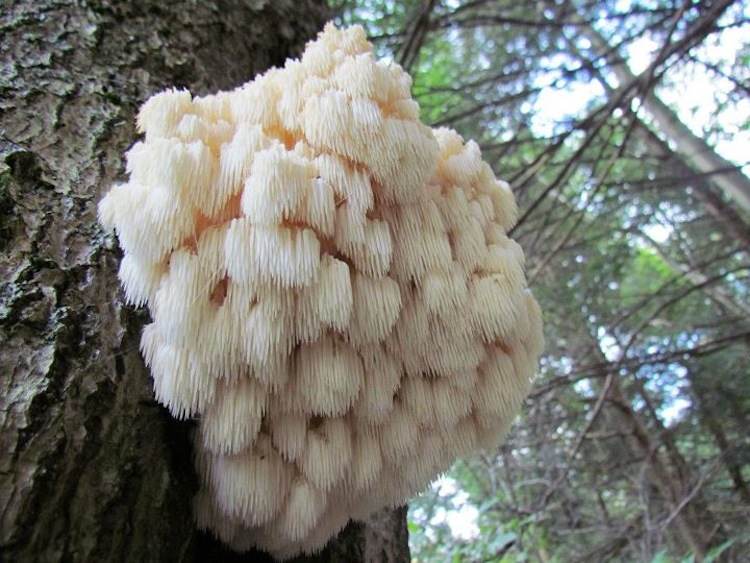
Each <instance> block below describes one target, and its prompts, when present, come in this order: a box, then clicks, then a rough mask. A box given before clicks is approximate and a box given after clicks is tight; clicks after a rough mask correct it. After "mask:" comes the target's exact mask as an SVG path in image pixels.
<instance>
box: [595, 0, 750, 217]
mask: <svg viewBox="0 0 750 563" xmlns="http://www.w3.org/2000/svg"><path fill="white" fill-rule="evenodd" d="M730 4H731V1H729V0H723V1H722V2H719V3H717V6H716V8H715V9H714V12H715V15H714V18H715V19H718V17H719V15H721V13H722V12H723V11H724V10H725V9H726V8H728V7H729V5H730ZM580 33H581V34H582V35H583V36H584V37H586V39H588V40H589V41H591V44H592V45H593V47H594V49H595V50H596V51H597V52H598V53H599V55H601V56H606V54H607V53H610V52H611V50H612V49H611V47H610V45H609V43H608V42H607V40H606V39H605V38H604V37H603V36H602V35H601V34H600V33H599V32H598V31H596V30H595V29H594V28H593V27H591V26H589V25H582V26H580ZM610 68H611V69H612V71H613V72H614V74H615V76H616V77H617V80H618V81H619V82H620V85H621V86H622V85H625V84H632V83H634V82H635V81H636V80H638V77H636V76H635V75H634V74H633V73H632V71H631V70H630V68H628V65H627V63H626V62H625V60H624V59H622V58H620V57H617V58H616V60H614V61H612V65H611V67H610ZM642 103H643V107H644V109H645V110H646V111H647V112H648V114H649V115H650V116H651V117H652V118H653V120H654V123H655V124H656V126H657V127H658V129H659V131H661V133H663V134H664V136H665V137H667V138H668V139H669V140H670V141H672V142H673V143H674V145H675V147H676V148H677V151H678V152H679V153H680V154H681V155H683V156H684V157H685V158H686V159H687V160H688V161H689V162H690V163H691V164H692V166H693V167H694V168H695V169H696V170H697V171H698V172H700V173H701V174H705V175H707V176H710V179H711V181H712V183H714V184H715V185H716V186H718V187H719V188H720V189H721V190H722V191H723V192H724V194H725V195H726V196H727V197H728V198H730V199H732V200H733V201H734V202H735V203H736V204H737V205H738V206H739V207H741V208H742V209H744V210H745V211H750V179H749V178H748V177H747V176H745V175H744V174H743V173H742V170H741V169H740V168H739V167H737V166H736V165H734V164H732V163H731V162H729V161H728V160H726V159H725V158H723V157H721V156H720V155H719V154H718V153H716V151H714V150H713V148H712V147H711V146H709V145H708V143H706V141H705V140H704V139H702V138H701V137H698V136H697V135H695V134H694V133H693V132H692V131H691V130H690V129H689V128H688V127H687V126H686V125H685V124H684V123H682V121H681V120H680V118H679V117H678V116H677V114H676V113H675V112H674V111H672V109H671V108H670V107H669V106H667V105H666V104H665V103H664V102H662V101H661V100H660V99H659V98H658V96H656V94H654V92H653V91H649V92H647V93H646V94H645V95H644V96H643V98H642Z"/></svg>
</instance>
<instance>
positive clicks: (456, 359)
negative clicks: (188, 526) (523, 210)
mask: <svg viewBox="0 0 750 563" xmlns="http://www.w3.org/2000/svg"><path fill="white" fill-rule="evenodd" d="M410 87H411V79H410V78H409V76H408V75H407V74H406V73H405V72H404V71H403V70H402V69H401V68H400V67H399V66H398V65H395V64H387V63H383V62H378V61H376V60H375V58H374V57H373V53H372V47H371V45H370V44H368V42H367V40H366V38H365V33H364V31H363V30H362V28H361V27H352V28H349V29H345V30H339V29H336V28H335V27H333V26H332V25H328V26H327V27H326V28H325V30H324V31H323V32H322V33H321V34H320V35H319V37H318V39H317V40H316V41H314V42H311V43H310V44H309V45H308V46H307V50H306V51H305V53H304V55H303V56H302V58H301V60H293V61H287V63H286V65H285V66H284V68H282V69H272V70H270V71H268V72H267V73H266V74H264V75H262V76H259V77H258V78H256V79H255V80H253V81H252V82H250V83H248V84H245V85H244V86H242V87H240V88H237V89H236V90H233V91H231V92H219V93H218V94H215V95H211V96H206V97H203V98H193V97H192V96H191V95H190V94H189V93H188V92H185V91H179V90H169V91H166V92H162V93H160V94H157V95H155V96H153V97H152V98H151V99H149V100H148V101H147V102H146V103H145V104H144V105H143V107H142V108H141V111H140V113H139V115H138V128H139V131H141V132H142V133H144V134H145V139H144V140H143V141H142V142H138V143H136V144H135V145H134V146H133V148H132V149H131V150H130V151H129V152H128V154H127V171H128V172H129V174H130V179H129V182H128V183H126V184H123V185H118V186H115V187H114V188H112V190H111V191H110V192H109V194H107V196H106V197H105V198H104V199H103V200H102V201H101V203H100V205H99V217H100V221H101V223H102V224H103V225H104V226H106V227H107V228H111V229H114V230H115V231H116V232H117V235H118V236H119V240H120V244H121V246H122V248H123V250H124V258H123V260H122V263H121V266H120V272H119V276H120V279H121V282H122V285H123V287H124V290H125V296H126V298H127V299H128V301H130V302H132V303H133V304H135V305H141V304H146V305H148V307H149V309H150V311H151V314H152V317H153V323H152V324H150V325H148V326H147V327H146V328H145V329H144V331H143V336H142V351H143V355H144V358H145V360H146V362H147V364H148V365H149V366H150V369H151V373H152V375H153V378H154V390H155V394H156V397H157V399H158V400H159V401H160V402H161V403H163V404H164V405H166V406H167V407H168V408H169V410H170V411H171V412H172V414H173V415H174V416H175V417H178V418H182V417H195V418H197V419H199V421H200V424H199V431H198V432H197V433H196V448H197V450H198V455H197V460H198V461H197V465H198V469H199V471H200V473H201V475H202V482H203V489H202V490H201V492H200V494H199V495H198V497H197V498H196V501H195V511H196V519H197V521H198V524H199V525H200V526H201V527H204V528H207V529H209V530H211V531H212V532H213V533H214V534H215V535H216V536H217V537H219V538H220V539H221V540H222V541H224V542H226V543H227V544H229V545H230V546H232V547H234V548H235V549H238V550H243V549H249V548H251V547H258V548H260V549H265V550H267V551H269V552H271V553H272V554H274V555H276V556H277V557H282V558H284V557H291V556H293V555H295V554H298V553H301V552H313V551H316V550H318V549H320V548H321V547H322V546H323V545H325V543H326V542H327V541H328V540H329V539H330V538H331V537H333V536H334V535H335V534H336V533H337V532H338V531H339V530H340V529H341V528H342V527H343V526H344V525H345V524H346V522H347V521H348V520H349V519H350V518H352V517H356V518H362V517H366V516H367V514H368V513H370V512H371V511H373V510H376V509H379V508H383V507H386V506H394V505H398V504H400V503H403V502H404V501H405V500H406V499H408V497H409V496H411V495H414V494H416V493H418V492H419V491H420V490H422V489H423V488H424V487H425V486H426V485H427V484H428V483H429V482H430V481H431V480H432V479H434V478H435V477H436V476H437V475H438V474H439V473H440V472H442V471H445V470H446V469H447V468H448V467H449V466H450V465H451V463H452V462H453V461H454V460H455V459H456V457H457V456H462V455H469V454H471V453H472V452H473V451H476V450H477V449H478V448H491V447H496V446H497V444H498V443H499V442H500V441H501V440H502V438H503V436H504V434H505V432H506V430H507V428H508V426H509V425H510V423H511V421H512V419H513V417H514V416H515V414H516V413H517V411H518V409H519V408H520V404H521V401H522V400H523V398H524V397H525V396H526V394H527V393H528V391H529V388H530V384H531V381H532V378H533V376H534V372H535V369H536V364H537V361H538V358H539V355H540V354H541V349H542V335H541V313H540V310H539V307H538V305H537V304H536V301H535V300H534V298H533V297H532V296H531V293H530V292H529V290H528V289H527V287H526V280H525V276H524V271H523V252H522V251H521V249H520V247H519V246H518V244H516V243H515V242H514V241H512V240H511V239H509V238H508V236H507V234H506V233H507V231H508V229H510V228H511V227H512V225H513V222H514V220H515V217H516V206H515V202H514V199H513V195H512V194H511V192H510V189H509V187H508V185H507V184H505V183H503V182H501V181H498V180H497V179H496V178H495V176H494V174H493V172H492V170H491V169H490V167H489V165H488V164H486V163H485V162H483V161H482V159H481V155H480V151H479V147H478V146H477V144H476V143H474V142H473V141H469V142H468V143H464V141H463V139H462V138H461V137H460V136H459V135H458V134H457V133H456V132H455V131H452V130H449V129H436V130H431V129H430V128H428V127H426V126H425V125H423V124H422V123H420V121H419V119H418V112H419V108H418V106H417V104H416V103H415V102H414V101H413V100H412V99H411V97H410Z"/></svg>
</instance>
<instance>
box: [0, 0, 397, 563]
mask: <svg viewBox="0 0 750 563" xmlns="http://www.w3.org/2000/svg"><path fill="white" fill-rule="evenodd" d="M324 18H325V8H324V7H323V6H322V2H320V1H319V0H274V1H273V2H270V1H263V0H256V1H252V0H245V1H242V0H209V1H201V2H193V1H188V0H184V1H175V2H155V1H153V0H136V1H132V2H114V1H96V2H94V1H92V2H81V1H75V0H25V1H18V2H8V1H4V2H3V7H2V10H1V11H0V36H2V41H1V42H0V59H1V60H0V112H1V113H0V116H1V120H2V121H1V123H2V127H1V128H0V280H1V281H0V284H1V285H0V424H1V425H2V427H1V430H0V432H1V434H0V436H1V437H0V510H1V512H0V518H1V520H0V553H2V559H3V560H7V561H198V560H212V558H211V557H210V554H212V553H219V552H221V550H222V548H221V547H220V546H218V545H217V544H216V543H215V542H214V541H213V540H212V539H211V538H209V537H207V536H204V535H201V534H198V533H197V532H196V531H195V529H194V526H193V521H192V515H191V502H192V496H193V492H194V490H195V488H196V485H197V483H196V477H195V475H194V473H193V463H192V452H191V448H190V437H189V434H190V432H191V424H190V423H186V422H176V421H173V420H172V419H171V418H170V416H169V415H168V413H167V412H166V411H165V410H164V409H163V408H161V407H160V406H159V405H157V404H156V403H155V402H154V400H153V398H152V393H151V384H150V380H149V375H148V372H147V370H146V369H145V367H144V365H143V362H142V360H141V357H140V354H139V350H138V341H139V335H140V330H141V327H142V325H143V323H144V321H145V320H146V313H145V312H143V311H142V310H134V309H132V308H130V307H127V306H125V305H124V303H123V301H122V296H121V293H120V290H119V287H118V280H117V266H118V261H119V253H118V250H117V248H116V243H115V240H114V239H113V238H112V237H109V236H105V235H104V234H103V233H102V232H101V230H100V229H99V227H98V226H97V222H96V204H97V202H98V200H99V199H100V197H101V195H102V194H103V193H104V192H105V191H106V190H107V189H108V188H109V186H110V185H111V184H112V182H113V181H114V180H116V179H117V178H118V177H120V176H121V175H122V174H123V162H122V154H123V152H124V151H125V150H126V149H127V147H128V146H129V145H130V144H131V143H132V142H133V141H134V140H135V138H136V134H135V131H134V113H135V111H136V110H137V108H138V106H139V104H140V103H141V102H142V101H143V100H144V99H146V98H147V97H148V96H149V95H151V94H153V93H154V92H156V91H159V90H161V89H163V88H166V87H170V86H177V87H186V88H189V89H190V90H191V91H192V92H194V93H197V94H205V93H209V92H212V91H215V90H217V89H221V88H229V87H233V86H236V85H238V84H241V83H242V82H244V81H246V80H248V79H249V78H251V77H252V76H253V75H254V74H255V73H257V72H259V71H262V70H264V69H266V68H267V67H269V66H271V65H274V64H280V63H282V62H283V60H284V59H285V58H286V57H287V56H288V55H290V54H294V53H296V52H299V51H300V50H301V48H302V46H303V45H304V42H305V41H306V40H308V39H309V38H311V37H312V36H313V35H314V33H315V32H316V31H317V29H318V28H319V27H320V26H321V25H322V22H323V20H324ZM394 514H395V513H390V514H388V515H381V516H380V517H377V518H375V519H374V520H373V522H371V523H367V524H364V525H356V526H354V525H353V526H350V527H349V528H348V529H347V531H345V532H344V533H343V534H342V536H340V538H339V540H338V541H336V542H334V543H333V544H332V545H331V546H330V548H329V549H328V550H327V551H325V552H323V553H322V554H321V555H320V556H319V557H316V558H313V560H316V561H328V560H341V558H340V557H339V555H338V554H341V553H346V554H350V555H346V556H345V557H344V558H345V559H346V560H350V561H354V560H364V559H367V557H368V556H367V553H370V552H372V551H373V550H376V551H377V550H378V549H379V547H378V546H382V549H385V550H386V551H387V555H382V556H381V555H380V554H378V555H375V556H373V559H371V560H378V561H380V560H382V561H385V560H392V561H400V560H406V559H408V546H407V545H406V543H405V539H404V538H405V535H404V534H405V531H404V530H405V523H404V521H403V513H398V515H397V516H394ZM383 526H386V527H387V528H388V531H387V532H384V538H380V537H378V536H377V533H376V532H377V530H382V529H383ZM389 542H390V544H392V545H390V547H389ZM393 542H395V544H394V543H393ZM394 546H395V547H394ZM368 550H369V551H368ZM228 559H229V555H227V557H226V558H225V560H228ZM242 559H244V560H258V561H261V560H267V558H265V557H264V556H263V555H262V554H255V555H252V556H247V555H246V556H244V557H243V558H242Z"/></svg>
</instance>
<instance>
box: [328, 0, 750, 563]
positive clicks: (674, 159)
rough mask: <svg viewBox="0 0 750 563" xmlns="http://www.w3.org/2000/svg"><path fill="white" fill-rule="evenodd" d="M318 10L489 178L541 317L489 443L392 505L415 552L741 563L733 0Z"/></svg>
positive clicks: (741, 96)
mask: <svg viewBox="0 0 750 563" xmlns="http://www.w3.org/2000/svg"><path fill="white" fill-rule="evenodd" d="M335 7H336V8H337V10H338V12H337V13H338V14H339V15H338V22H339V23H340V24H351V23H360V24H362V25H364V26H365V28H366V30H367V32H368V34H369V35H370V37H371V38H372V40H373V41H374V42H375V44H376V49H377V51H378V54H379V55H380V56H381V57H386V58H390V59H391V60H394V61H396V62H398V63H399V64H401V65H403V66H404V67H405V68H406V69H407V70H408V71H409V72H410V73H412V75H413V76H414V85H413V92H414V95H415V97H416V99H417V100H418V101H419V103H420V105H421V108H422V118H423V120H424V121H425V122H427V123H428V124H431V125H432V126H441V125H445V126H450V127H453V128H455V129H457V130H458V131H459V132H460V133H461V134H462V135H463V136H464V137H465V138H467V139H468V138H473V139H476V140H477V142H478V143H479V145H480V146H481V149H482V152H483V156H484V158H485V160H487V161H488V162H490V163H491V164H492V165H493V167H494V169H495V172H496V174H497V175H498V176H499V177H501V178H504V179H505V180H507V181H508V182H510V183H511V185H512V187H513V191H514V192H515V195H516V198H517V200H518V203H519V206H520V216H519V221H518V224H517V226H516V227H515V229H514V230H513V237H514V238H516V239H517V240H518V241H519V242H520V243H521V245H522V246H523V248H524V250H525V251H526V256H527V262H526V269H527V275H528V278H529V280H530V283H531V285H532V288H533V290H534V293H535V295H536V296H537V298H538V299H539V300H540V302H541V304H542V308H543V310H544V313H545V323H546V327H545V332H546V338H547V349H546V353H545V356H544V358H543V361H542V366H541V371H540V375H539V378H538V380H537V383H536V387H535V390H534V392H533V393H532V396H531V397H530V398H529V399H528V401H527V403H526V405H525V408H524V413H523V415H522V417H521V418H520V420H519V421H518V422H517V423H516V425H515V427H514V431H513V432H512V434H511V436H510V437H509V439H508V441H507V443H506V444H505V446H504V447H503V448H502V449H501V451H498V452H496V454H495V455H488V456H485V457H483V458H480V459H474V460H471V461H466V462H459V463H458V464H457V465H456V466H455V467H454V468H453V469H452V471H451V472H450V473H449V474H448V475H446V476H445V477H444V478H442V479H441V480H439V481H438V482H437V483H435V485H434V486H433V487H432V489H431V490H430V491H428V492H427V493H426V494H424V495H423V496H421V497H420V498H418V499H416V500H415V501H414V502H413V503H412V505H411V508H410V513H409V530H410V534H411V548H412V557H413V558H414V560H416V561H453V562H461V561H467V562H468V561H472V562H490V561H492V562H496V561H503V562H505V561H508V562H510V561H513V562H521V561H541V562H552V561H561V562H562V561H564V562H567V561H650V562H660V563H665V562H670V561H675V562H676V561H713V560H732V561H739V560H745V561H746V560H747V559H743V558H745V557H747V556H748V553H750V484H749V483H748V481H749V480H750V440H749V438H748V428H750V377H748V375H749V373H748V372H749V370H750V368H749V366H748V358H749V357H750V356H749V355H748V350H749V349H750V299H748V291H749V290H750V283H749V278H748V273H749V272H750V270H749V269H750V180H749V179H748V172H750V166H747V163H748V158H750V157H749V156H748V155H750V4H747V3H743V2H731V1H728V0H723V1H722V0H716V1H713V2H690V1H688V2H684V1H665V0H640V1H639V0H616V1H594V2H587V1H585V0H552V1H542V0H536V1H530V2H519V1H516V0H473V1H456V0H427V1H406V2H394V1H377V0H372V1H370V0H368V1H357V2H341V1H339V2H337V3H335ZM743 166H744V167H745V168H744V172H743Z"/></svg>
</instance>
